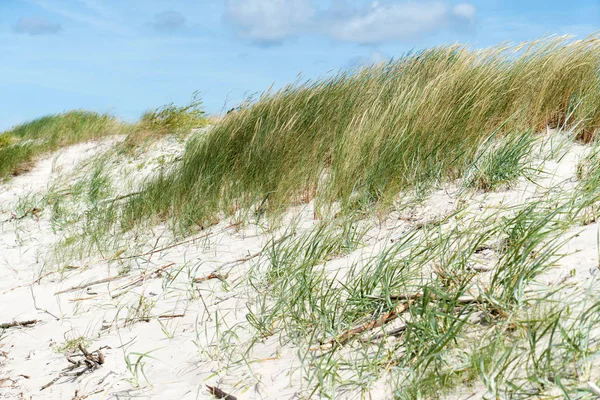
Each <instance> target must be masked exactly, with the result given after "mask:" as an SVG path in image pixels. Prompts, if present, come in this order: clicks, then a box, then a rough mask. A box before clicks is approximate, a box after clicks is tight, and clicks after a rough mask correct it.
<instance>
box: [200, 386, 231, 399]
mask: <svg viewBox="0 0 600 400" xmlns="http://www.w3.org/2000/svg"><path fill="white" fill-rule="evenodd" d="M206 387H207V388H208V391H209V392H210V394H212V395H213V396H215V397H216V398H217V399H225V400H237V397H235V396H232V395H230V394H228V393H225V392H224V391H222V390H221V389H219V388H218V387H216V386H209V385H206Z"/></svg>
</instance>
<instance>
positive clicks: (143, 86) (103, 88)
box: [0, 0, 600, 130]
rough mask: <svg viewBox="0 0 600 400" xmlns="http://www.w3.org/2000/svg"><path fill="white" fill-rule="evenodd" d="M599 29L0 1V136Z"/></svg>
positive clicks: (294, 8)
mask: <svg viewBox="0 0 600 400" xmlns="http://www.w3.org/2000/svg"><path fill="white" fill-rule="evenodd" d="M599 29H600V0H595V1H592V0H578V1H571V2H566V1H557V0H545V1H541V0H521V1H517V0H504V1H501V0H471V1H450V0H421V1H416V0H413V1H407V0H381V1H372V0H369V1H364V0H326V1H323V0H321V1H317V0H188V1H183V0H170V1H166V0H0V51H1V53H2V55H3V56H2V59H1V60H2V61H1V62H0V76H1V77H2V78H0V130H2V129H7V128H9V127H11V126H13V125H15V124H17V123H19V122H22V121H25V120H29V119H32V118H35V117H38V116H41V115H45V114H51V113H56V112H61V111H65V110H68V109H73V108H86V109H93V110H97V111H109V112H112V113H113V114H115V115H118V116H122V117H123V118H126V119H135V118H137V117H139V116H140V114H141V113H142V112H143V111H145V110H147V109H149V108H152V107H156V106H160V105H162V104H165V103H168V102H176V103H181V104H183V103H186V102H187V101H188V100H189V99H190V96H191V94H192V93H193V92H194V91H195V90H199V91H200V92H201V94H202V98H203V99H204V103H205V107H206V109H207V111H209V112H210V113H219V112H221V111H222V110H223V109H226V108H230V107H233V106H235V105H236V104H237V103H239V102H240V101H241V99H243V98H244V96H247V95H250V94H254V93H258V92H260V91H263V90H265V89H267V88H268V87H269V86H271V85H274V86H275V87H280V86H282V85H285V84H286V83H289V82H293V81H295V80H296V79H297V77H298V74H299V73H302V76H303V77H304V78H316V77H318V76H323V75H326V74H328V73H331V71H337V70H339V69H341V68H348V67H350V66H356V65H360V64H368V63H372V62H380V61H383V60H385V59H387V58H389V57H398V56H401V55H402V54H404V53H406V52H407V51H410V50H411V49H420V48H424V47H429V46H433V45H438V44H444V43H453V42H463V43H469V44H471V45H473V46H476V47H487V46H490V45H494V44H497V43H500V42H504V41H513V42H518V41H523V40H530V39H535V38H539V37H541V36H544V35H547V34H575V35H577V36H580V37H581V36H585V35H587V34H590V33H592V32H595V31H596V30H599Z"/></svg>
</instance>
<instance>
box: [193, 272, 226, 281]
mask: <svg viewBox="0 0 600 400" xmlns="http://www.w3.org/2000/svg"><path fill="white" fill-rule="evenodd" d="M228 277H229V274H225V275H221V274H215V273H214V272H213V273H212V274H209V275H206V276H201V277H198V278H194V283H200V282H205V281H209V280H211V279H219V280H221V281H224V280H225V279H227V278H228Z"/></svg>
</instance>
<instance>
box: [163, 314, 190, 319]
mask: <svg viewBox="0 0 600 400" xmlns="http://www.w3.org/2000/svg"><path fill="white" fill-rule="evenodd" d="M183 317H185V314H163V315H159V316H158V318H159V319H171V318H183Z"/></svg>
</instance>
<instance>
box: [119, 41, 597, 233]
mask: <svg viewBox="0 0 600 400" xmlns="http://www.w3.org/2000/svg"><path fill="white" fill-rule="evenodd" d="M599 67H600V42H599V41H598V38H597V37H596V36H591V37H588V38H586V39H584V40H578V41H575V40H572V39H570V38H566V37H559V38H557V37H552V38H547V39H543V40H539V41H535V42H531V43H523V44H520V45H516V46H511V45H502V46H498V47H493V48H490V49H486V50H472V49H469V48H467V47H464V46H459V45H455V46H445V47H438V48H433V49H430V50H425V51H420V52H417V53H411V54H408V55H406V56H404V57H402V58H400V59H398V60H396V61H392V62H390V63H387V64H383V65H379V66H374V67H370V68H364V69H360V70H355V71H344V72H340V73H339V74H337V75H335V76H333V77H329V78H323V79H320V80H317V81H308V82H303V83H299V84H293V85H289V86H287V87H285V88H283V89H281V90H279V91H277V92H275V93H272V92H266V93H264V94H263V95H262V96H261V97H260V98H259V99H258V100H257V101H255V102H252V103H248V104H246V105H244V106H242V107H240V109H239V110H238V111H236V112H234V113H230V114H228V115H227V116H226V117H225V118H224V119H223V120H222V121H221V122H220V123H218V124H217V125H216V126H215V127H214V129H212V130H211V132H210V133H209V134H208V135H203V136H202V137H197V138H195V140H191V141H190V143H189V144H188V146H187V149H186V152H185V154H184V157H183V162H182V163H180V164H179V165H177V166H176V167H174V168H173V169H172V170H171V171H170V172H168V173H165V174H162V175H160V176H158V177H157V178H156V179H154V180H153V181H151V182H149V183H148V184H147V185H146V186H145V187H144V190H143V191H142V193H141V194H140V195H138V196H135V197H133V198H131V199H130V200H129V201H128V203H127V205H126V207H125V212H124V214H123V220H122V223H123V225H124V226H125V227H130V226H132V224H135V223H136V222H139V221H146V220H148V217H158V219H165V218H167V217H169V216H172V217H174V220H176V221H177V224H178V225H179V226H180V227H183V228H189V227H190V226H206V224H207V223H208V224H210V223H211V221H214V220H215V218H216V217H217V216H218V215H225V216H227V215H233V214H235V213H239V212H240V210H249V209H251V207H255V208H254V211H257V210H258V211H259V212H260V213H263V212H277V211H281V210H284V209H286V208H287V207H288V206H289V205H292V204H297V203H300V202H305V201H307V200H311V199H312V198H316V200H317V202H318V205H319V212H325V211H327V209H328V208H329V207H330V206H331V205H332V204H337V205H339V206H340V207H341V209H342V211H356V210H360V209H367V208H368V209H370V210H380V211H383V212H385V210H386V209H388V208H389V206H390V205H391V204H392V203H393V201H394V199H396V198H397V195H398V193H400V192H403V191H404V192H405V191H406V190H408V189H411V188H416V189H419V188H423V187H428V186H430V185H431V184H432V183H436V182H441V181H444V180H448V179H455V178H458V177H460V176H462V175H463V174H464V172H465V170H466V169H467V167H468V166H469V165H472V162H473V160H474V159H475V157H477V155H478V149H479V148H480V146H481V144H482V143H483V142H484V141H485V140H486V138H488V137H490V135H492V134H495V135H496V136H498V137H502V136H504V135H505V134H506V133H514V134H516V135H519V134H521V133H522V134H525V133H528V132H540V131H542V130H545V129H546V128H547V126H550V127H563V128H566V129H568V128H573V127H577V130H578V136H579V138H580V139H583V140H584V141H589V140H591V139H592V138H594V137H595V134H596V130H597V129H598V127H599V126H600V108H598V107H597V104H598V103H599V101H600V75H599V74H598V70H599ZM513 145H517V148H520V149H522V148H524V146H523V143H521V145H520V146H519V142H517V143H513ZM513 147H514V146H513ZM505 155H506V156H507V157H511V154H510V153H507V154H505ZM489 167H493V165H491V166H489ZM476 179H478V180H479V181H478V182H474V183H473V184H474V185H475V186H487V185H489V184H491V183H486V182H482V181H481V180H480V179H479V178H476ZM500 180H501V181H503V180H504V178H502V179H500Z"/></svg>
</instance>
